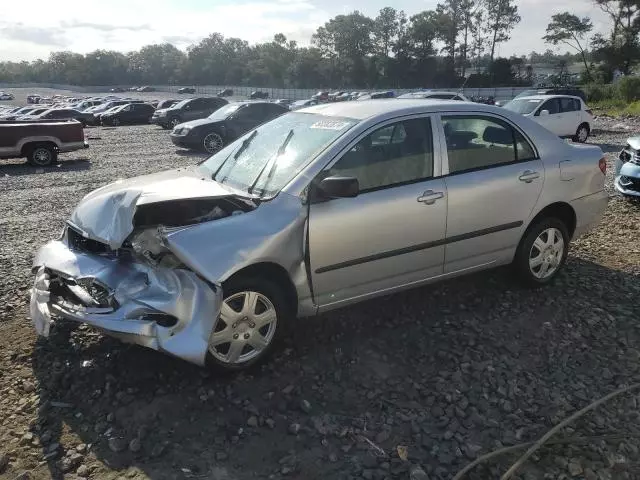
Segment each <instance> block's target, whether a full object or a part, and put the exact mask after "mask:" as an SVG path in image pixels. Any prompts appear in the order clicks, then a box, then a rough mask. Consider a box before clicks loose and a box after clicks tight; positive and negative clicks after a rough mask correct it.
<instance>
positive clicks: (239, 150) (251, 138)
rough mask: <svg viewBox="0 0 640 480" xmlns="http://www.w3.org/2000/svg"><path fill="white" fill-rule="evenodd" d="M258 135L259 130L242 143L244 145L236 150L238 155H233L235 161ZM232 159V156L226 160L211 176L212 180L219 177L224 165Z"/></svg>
mask: <svg viewBox="0 0 640 480" xmlns="http://www.w3.org/2000/svg"><path fill="white" fill-rule="evenodd" d="M256 135H258V130H254V131H253V132H251V135H249V136H248V137H247V138H245V139H244V141H243V142H242V145H240V148H239V149H238V150H236V153H235V154H234V155H233V159H234V160H237V159H238V157H239V156H240V154H241V153H242V152H244V151H245V150H246V149H247V147H248V146H249V144H250V143H251V140H253V139H254V138H255V137H256ZM230 157H231V155H229V156H228V157H227V158H225V159H224V161H223V162H222V163H221V164H220V166H219V167H218V169H217V170H216V171H215V172H213V174H212V175H211V180H215V179H216V176H217V175H218V173H220V170H222V167H224V165H225V164H226V163H227V160H229V158H230Z"/></svg>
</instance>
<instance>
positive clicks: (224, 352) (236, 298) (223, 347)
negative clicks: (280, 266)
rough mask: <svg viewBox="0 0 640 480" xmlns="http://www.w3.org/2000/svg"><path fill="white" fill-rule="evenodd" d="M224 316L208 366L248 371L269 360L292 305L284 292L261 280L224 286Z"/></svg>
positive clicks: (216, 327) (234, 281) (211, 346)
mask: <svg viewBox="0 0 640 480" xmlns="http://www.w3.org/2000/svg"><path fill="white" fill-rule="evenodd" d="M223 292H224V301H223V303H222V307H221V309H220V316H219V317H218V320H217V322H216V323H215V325H214V327H213V332H212V333H211V336H210V338H209V348H208V353H207V364H208V366H209V367H210V368H212V369H214V370H219V371H224V372H235V371H240V370H246V369H248V368H250V367H252V366H254V365H256V364H258V363H260V362H262V361H263V360H265V359H266V358H267V357H268V356H269V354H270V353H271V351H272V350H273V347H274V345H275V344H276V343H277V342H278V340H279V338H280V337H281V334H282V331H283V324H284V323H285V322H286V320H287V317H288V312H290V310H291V309H290V308H289V306H288V305H287V304H286V301H285V296H284V294H283V292H282V290H281V289H280V288H279V287H278V286H277V285H276V284H274V283H272V282H270V281H269V280H266V279H262V278H259V277H239V278H237V279H231V280H230V281H229V282H227V283H226V284H225V285H224V286H223Z"/></svg>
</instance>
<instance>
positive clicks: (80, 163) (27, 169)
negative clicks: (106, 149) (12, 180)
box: [0, 158, 91, 178]
mask: <svg viewBox="0 0 640 480" xmlns="http://www.w3.org/2000/svg"><path fill="white" fill-rule="evenodd" d="M90 168H91V161H90V160H89V159H88V158H76V159H73V160H65V159H60V160H58V163H56V164H54V165H51V166H49V167H34V166H31V165H29V164H28V163H26V162H25V163H10V164H6V165H1V164H0V178H2V177H4V176H5V175H9V176H10V177H14V176H20V175H36V174H42V173H59V172H79V171H82V170H88V169H90Z"/></svg>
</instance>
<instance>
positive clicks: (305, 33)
mask: <svg viewBox="0 0 640 480" xmlns="http://www.w3.org/2000/svg"><path fill="white" fill-rule="evenodd" d="M223 1H224V2H229V3H222V2H223ZM437 1H438V0H427V1H425V2H424V3H422V4H417V3H416V2H415V1H414V0H395V1H394V2H389V1H388V0H373V1H368V2H366V3H364V2H358V3H356V4H354V3H353V2H351V3H350V4H349V5H346V4H344V3H338V1H337V0H322V2H321V0H153V2H152V1H151V0H108V2H106V3H105V2H104V0H84V1H83V2H82V6H81V7H80V8H79V5H78V2H77V1H76V0H57V1H55V2H52V1H50V0H31V1H30V2H29V7H28V10H29V11H28V12H27V11H26V10H27V8H26V7H25V6H24V2H22V3H21V2H3V5H2V18H0V58H1V59H7V60H33V59H35V58H46V57H47V56H48V55H49V53H50V52H51V51H56V50H63V49H64V50H72V51H75V52H80V53H86V52H89V51H92V50H95V49H98V48H106V49H113V50H121V51H131V50H135V49H138V48H140V47H142V46H143V45H146V44H150V43H158V42H170V43H174V44H176V45H177V46H178V47H180V48H186V47H187V46H188V45H189V44H191V43H194V42H197V41H199V40H200V39H202V38H204V37H206V36H208V35H209V34H211V33H213V32H219V33H221V34H223V35H224V36H226V37H230V36H233V37H240V38H242V39H245V40H247V41H249V42H250V43H254V42H262V41H266V40H269V39H271V38H272V37H273V35H274V34H275V33H278V32H282V33H284V34H285V35H287V37H288V38H290V39H293V40H297V41H298V42H299V43H300V44H303V45H304V44H308V43H309V41H310V37H311V34H312V33H313V32H314V31H315V29H316V28H317V27H318V26H320V25H322V24H323V23H324V22H326V21H327V20H329V18H331V17H332V16H335V15H338V14H344V13H348V12H350V11H352V10H354V9H358V10H360V11H362V12H363V13H365V14H367V15H370V16H375V15H376V13H377V11H378V10H380V8H382V7H384V6H385V5H388V4H393V5H394V7H395V8H397V9H404V10H405V11H406V12H407V14H408V15H413V14H415V13H417V12H418V11H420V10H421V9H430V8H435V5H436V3H437ZM5 3H6V4H5ZM518 7H519V10H520V14H521V16H522V19H523V20H522V22H521V23H520V24H519V25H518V26H517V27H516V28H515V29H514V31H513V32H512V35H511V36H512V39H511V41H509V42H507V43H505V44H503V45H500V47H499V51H498V53H499V54H500V55H505V56H508V55H511V54H514V53H516V54H527V53H529V52H530V51H532V50H536V51H544V50H545V49H546V48H549V46H548V45H545V43H544V41H543V40H542V36H543V35H544V33H545V28H546V25H547V23H548V22H549V20H550V18H551V15H552V14H554V13H559V12H561V11H570V12H572V13H575V14H576V15H579V16H590V17H591V18H592V19H593V22H594V25H595V26H596V30H597V31H606V29H607V28H608V22H607V19H606V16H605V15H604V14H603V13H602V12H600V10H599V9H598V8H597V7H596V6H595V5H594V4H592V3H590V2H588V1H585V0H519V1H518ZM31 13H35V14H34V15H31ZM560 50H562V51H564V48H562V49H560Z"/></svg>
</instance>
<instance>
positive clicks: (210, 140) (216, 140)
mask: <svg viewBox="0 0 640 480" xmlns="http://www.w3.org/2000/svg"><path fill="white" fill-rule="evenodd" d="M202 144H203V146H204V149H205V150H206V151H207V152H209V153H215V152H217V151H218V150H220V149H221V148H222V147H223V145H224V142H223V141H222V137H221V136H220V135H218V134H217V133H210V134H208V135H207V136H205V137H204V139H203V140H202Z"/></svg>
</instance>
